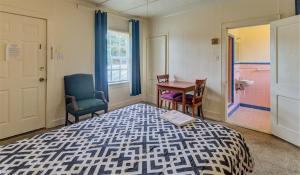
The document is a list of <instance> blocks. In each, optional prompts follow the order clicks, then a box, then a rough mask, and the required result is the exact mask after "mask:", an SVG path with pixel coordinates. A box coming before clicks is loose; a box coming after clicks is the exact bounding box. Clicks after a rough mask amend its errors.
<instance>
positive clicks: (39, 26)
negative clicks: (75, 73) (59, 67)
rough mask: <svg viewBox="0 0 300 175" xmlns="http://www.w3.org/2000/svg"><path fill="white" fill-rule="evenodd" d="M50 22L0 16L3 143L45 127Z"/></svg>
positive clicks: (1, 135)
mask: <svg viewBox="0 0 300 175" xmlns="http://www.w3.org/2000/svg"><path fill="white" fill-rule="evenodd" d="M40 78H44V79H45V78H46V21H45V20H42V19H36V18H30V17H25V16H19V15H13V14H8V13H4V12H0V139H2V138H6V137H10V136H13V135H17V134H21V133H24V132H28V131H32V130H36V129H40V128H43V127H45V89H46V82H45V80H42V79H41V80H40Z"/></svg>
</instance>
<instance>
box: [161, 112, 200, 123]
mask: <svg viewBox="0 0 300 175" xmlns="http://www.w3.org/2000/svg"><path fill="white" fill-rule="evenodd" d="M160 117H161V118H163V119H165V120H167V121H169V122H171V123H173V124H174V125H176V126H184V125H187V124H189V123H192V122H194V121H195V118H193V117H190V116H188V115H186V114H183V113H181V112H178V111H175V110H172V111H169V112H166V113H164V114H162V115H161V116H160Z"/></svg>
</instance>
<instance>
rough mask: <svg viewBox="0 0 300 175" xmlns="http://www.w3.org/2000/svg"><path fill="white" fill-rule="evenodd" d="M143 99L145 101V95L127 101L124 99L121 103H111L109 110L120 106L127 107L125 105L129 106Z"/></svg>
mask: <svg viewBox="0 0 300 175" xmlns="http://www.w3.org/2000/svg"><path fill="white" fill-rule="evenodd" d="M143 101H144V97H143V96H141V97H138V98H135V99H129V100H125V101H122V102H119V103H115V104H111V105H109V107H108V110H109V111H111V110H115V109H118V108H122V107H125V106H128V105H132V104H135V103H139V102H143Z"/></svg>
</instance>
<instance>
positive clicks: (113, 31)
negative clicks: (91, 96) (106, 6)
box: [107, 29, 130, 85]
mask: <svg viewBox="0 0 300 175" xmlns="http://www.w3.org/2000/svg"><path fill="white" fill-rule="evenodd" d="M110 32H112V33H119V34H123V35H127V36H128V44H127V53H126V57H127V69H124V68H123V69H122V64H121V63H120V68H113V67H112V64H110V68H108V66H107V79H108V85H119V84H128V83H129V76H130V74H129V71H130V67H129V66H130V33H129V32H125V31H119V30H113V29H108V33H107V45H108V47H107V61H109V60H110V62H111V61H112V57H113V56H112V55H111V48H112V47H111V44H110V43H109V42H110V39H109V33H110ZM117 48H118V49H119V52H120V49H121V48H126V45H125V46H124V47H122V46H120V44H119V45H118V46H117ZM119 57H120V56H119ZM119 60H120V62H121V61H122V60H121V59H120V58H119ZM122 70H123V71H124V70H127V80H119V81H112V72H113V71H119V77H120V79H121V72H122ZM108 72H110V81H109V78H108V75H109V74H108Z"/></svg>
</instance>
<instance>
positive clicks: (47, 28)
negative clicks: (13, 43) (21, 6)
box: [0, 5, 53, 128]
mask: <svg viewBox="0 0 300 175" xmlns="http://www.w3.org/2000/svg"><path fill="white" fill-rule="evenodd" d="M0 13H7V14H11V15H17V16H21V17H27V18H33V19H39V20H44V21H45V24H46V31H45V33H46V42H45V44H46V45H45V47H44V48H45V56H46V58H45V59H46V60H45V62H46V64H45V70H46V72H45V74H46V77H45V79H46V81H45V106H44V107H45V111H44V114H45V116H44V117H45V125H44V128H48V126H49V125H50V123H51V122H50V121H49V117H48V114H47V111H48V110H47V109H48V108H47V104H48V103H47V101H48V98H47V97H48V81H47V79H48V74H49V71H48V61H49V59H48V58H52V56H53V53H51V55H48V54H50V52H48V46H49V43H48V42H49V40H48V31H49V25H48V17H45V16H43V15H36V14H35V15H34V14H31V13H29V12H27V11H20V10H18V9H13V10H2V9H1V5H0ZM27 14H28V15H27ZM52 50H53V49H52V48H51V51H52Z"/></svg>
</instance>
